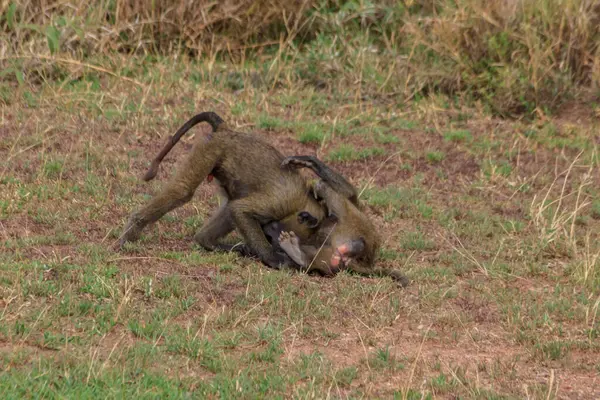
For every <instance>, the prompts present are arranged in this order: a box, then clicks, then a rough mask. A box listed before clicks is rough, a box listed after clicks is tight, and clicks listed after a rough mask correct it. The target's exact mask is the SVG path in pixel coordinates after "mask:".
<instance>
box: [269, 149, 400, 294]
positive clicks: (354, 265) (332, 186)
mask: <svg viewBox="0 0 600 400" xmlns="http://www.w3.org/2000/svg"><path fill="white" fill-rule="evenodd" d="M282 167H284V168H285V167H288V168H303V167H307V168H310V169H311V170H313V171H314V172H315V174H316V175H317V176H318V177H319V178H320V180H319V181H318V182H317V183H316V184H315V185H314V194H315V196H316V198H317V199H318V200H321V201H323V202H324V203H325V208H326V209H327V212H328V216H327V217H326V218H325V219H320V218H317V217H315V216H313V215H311V213H310V212H308V211H306V210H304V211H302V212H300V213H298V215H297V219H298V222H299V223H304V224H306V225H307V227H310V229H315V228H316V227H317V226H319V229H318V231H317V232H316V233H315V234H314V235H313V236H312V237H310V238H309V239H308V240H306V239H304V240H303V239H301V238H299V237H298V236H297V235H295V233H294V232H290V231H281V232H280V234H279V237H278V238H277V241H278V245H279V247H280V248H281V249H282V250H283V251H285V252H286V253H287V255H288V256H290V258H291V259H292V260H293V261H294V262H296V263H297V264H298V265H299V266H300V267H301V268H302V269H309V270H312V269H317V270H318V271H320V272H323V271H328V270H329V272H330V273H329V274H334V273H336V272H338V271H339V270H340V269H342V268H348V269H350V270H352V271H354V272H357V273H360V274H363V275H379V276H390V277H391V278H392V279H394V280H396V281H397V282H398V283H399V284H400V285H401V286H407V285H408V278H407V277H406V276H404V274H402V273H401V272H400V271H397V270H392V269H388V268H378V267H375V266H374V262H375V259H376V256H377V251H378V250H379V247H380V238H379V235H378V234H377V232H376V229H375V227H374V226H373V224H372V223H371V221H370V220H369V218H367V216H366V215H365V214H364V213H363V212H362V211H361V210H360V204H359V202H358V194H357V192H356V189H355V188H354V186H352V185H351V184H350V183H349V182H348V181H347V180H345V179H344V178H343V177H342V176H341V175H340V174H338V173H336V172H335V171H333V170H332V169H331V168H329V167H328V166H327V165H325V164H324V163H323V162H321V161H320V160H319V159H317V158H316V157H313V156H292V157H287V158H286V159H285V160H284V161H283V163H282ZM319 221H321V222H319ZM268 229H271V228H266V230H268ZM274 233H275V232H273V233H271V235H273V234H274ZM326 275H327V274H326Z"/></svg>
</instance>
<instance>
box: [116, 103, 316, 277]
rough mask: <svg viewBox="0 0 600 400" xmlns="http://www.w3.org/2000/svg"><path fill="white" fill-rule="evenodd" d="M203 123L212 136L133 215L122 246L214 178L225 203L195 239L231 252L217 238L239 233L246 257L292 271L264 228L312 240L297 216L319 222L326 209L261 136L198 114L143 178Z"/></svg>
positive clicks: (199, 140) (201, 138) (202, 139)
mask: <svg viewBox="0 0 600 400" xmlns="http://www.w3.org/2000/svg"><path fill="white" fill-rule="evenodd" d="M200 122H209V123H210V124H211V125H212V127H213V132H212V133H211V134H209V135H198V137H197V139H196V142H195V144H194V146H193V148H192V150H191V152H190V153H189V155H188V156H187V158H186V159H185V161H184V162H183V163H182V165H181V166H180V167H179V168H178V170H177V172H176V174H175V176H174V177H173V178H172V179H171V180H170V181H169V182H167V183H166V185H165V186H164V187H163V188H162V189H161V190H160V192H159V193H157V194H156V195H155V196H154V197H153V198H152V199H151V200H150V201H149V202H148V203H147V204H146V205H144V206H143V207H142V208H141V209H139V210H138V211H136V212H134V213H132V214H131V216H130V218H129V221H128V223H127V225H126V226H125V228H124V230H123V233H122V235H121V238H120V244H121V245H122V244H123V243H125V242H127V241H133V240H136V239H137V238H138V237H139V236H140V234H141V232H142V230H143V228H144V227H145V226H146V225H148V224H150V223H153V222H155V221H157V220H158V219H160V218H161V217H162V216H163V215H164V214H166V213H167V212H169V211H171V210H173V209H175V208H177V207H180V206H182V205H183V204H185V203H187V202H188V201H189V200H191V198H192V197H193V195H194V192H195V190H196V188H197V187H198V185H200V183H201V182H202V181H203V180H204V179H206V178H207V176H209V175H212V176H214V178H216V179H217V180H218V182H219V184H220V185H221V188H222V189H223V190H222V191H223V193H224V195H225V202H224V204H223V205H222V206H221V207H220V208H219V209H218V210H217V211H216V212H215V213H214V214H213V215H212V216H211V218H210V219H209V220H208V221H207V222H206V223H205V224H204V225H203V226H202V228H200V230H199V231H198V232H197V233H196V234H195V236H194V239H195V240H196V242H198V244H200V245H201V246H203V247H204V248H206V249H223V250H232V249H234V248H235V246H231V245H227V244H222V243H219V241H218V239H220V238H222V237H224V236H225V235H227V234H228V233H229V232H231V231H233V230H234V229H237V230H238V231H239V233H240V234H241V236H242V237H243V239H244V242H245V245H244V246H243V247H242V249H243V250H242V252H244V251H246V252H248V253H251V254H254V255H256V256H258V257H259V258H260V259H261V260H262V261H263V262H264V263H265V264H267V265H268V266H271V267H274V268H279V267H281V266H294V265H295V264H294V263H291V261H290V260H289V258H288V257H287V256H286V255H285V253H283V252H281V253H278V252H276V251H275V250H274V249H273V247H272V246H271V244H270V243H269V242H268V241H267V238H266V237H265V234H264V233H263V230H262V227H263V226H264V225H266V224H269V223H271V222H273V221H281V222H282V223H283V226H284V227H285V229H289V230H293V231H294V232H296V233H297V234H298V236H299V237H301V238H302V239H303V240H308V238H309V237H310V236H311V235H312V234H313V233H314V229H311V228H309V227H307V226H306V224H298V223H297V218H296V215H297V214H298V212H300V211H301V210H309V212H310V213H311V214H312V215H315V216H316V217H317V219H318V220H321V219H322V218H323V217H324V210H323V208H322V206H321V205H320V204H319V203H318V202H317V201H316V200H315V199H314V197H313V196H312V195H311V194H310V193H309V187H307V184H306V181H305V179H304V178H303V177H302V176H301V175H300V174H299V173H298V171H296V170H294V169H289V168H281V167H280V166H281V163H282V161H283V159H284V157H283V155H282V154H281V153H280V152H279V151H278V150H277V149H275V148H274V147H273V146H271V145H270V144H268V143H266V142H265V141H264V140H263V139H262V138H261V137H260V136H257V135H253V134H250V133H241V132H235V131H233V130H231V129H229V128H228V127H227V125H226V124H225V123H224V122H223V120H222V119H221V118H220V117H219V116H218V115H217V114H215V113H212V112H207V113H201V114H198V115H196V116H194V117H193V118H192V119H190V120H189V121H188V122H186V124H184V125H183V126H182V127H181V128H180V129H179V130H178V131H177V133H176V134H175V135H174V136H173V137H172V138H171V139H170V140H169V142H168V143H167V144H166V145H165V147H164V148H163V149H162V151H161V152H160V154H159V155H158V156H157V157H156V159H155V160H154V161H153V163H152V166H151V168H150V170H149V171H148V173H147V174H146V176H145V178H144V179H145V180H150V179H152V178H153V177H154V176H155V175H156V172H157V171H158V165H159V164H160V162H161V161H162V159H163V158H164V156H166V155H167V154H168V152H169V151H170V150H171V148H172V147H173V146H174V145H175V144H176V143H177V141H178V140H179V138H180V137H181V136H182V135H183V134H185V132H187V131H188V130H189V129H191V128H192V127H193V126H194V125H196V124H198V123H200Z"/></svg>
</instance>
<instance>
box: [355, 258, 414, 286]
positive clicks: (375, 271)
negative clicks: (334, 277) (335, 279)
mask: <svg viewBox="0 0 600 400" xmlns="http://www.w3.org/2000/svg"><path fill="white" fill-rule="evenodd" d="M348 269H349V270H351V271H353V272H356V273H358V274H361V275H366V276H382V277H383V276H389V277H390V278H392V279H393V280H395V281H396V282H397V283H398V285H400V286H402V287H406V286H408V284H409V283H410V281H409V279H408V278H407V276H406V275H404V274H403V273H402V272H400V271H398V270H397V269H391V268H367V267H364V266H362V265H358V264H352V263H350V265H349V266H348Z"/></svg>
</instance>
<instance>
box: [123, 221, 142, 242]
mask: <svg viewBox="0 0 600 400" xmlns="http://www.w3.org/2000/svg"><path fill="white" fill-rule="evenodd" d="M141 234H142V227H141V226H140V224H139V221H138V220H137V218H135V217H131V218H129V221H127V225H125V228H124V229H123V233H121V236H120V237H119V245H118V247H119V248H121V247H123V245H124V244H125V243H127V242H135V241H136V240H138V239H139V238H140V236H141Z"/></svg>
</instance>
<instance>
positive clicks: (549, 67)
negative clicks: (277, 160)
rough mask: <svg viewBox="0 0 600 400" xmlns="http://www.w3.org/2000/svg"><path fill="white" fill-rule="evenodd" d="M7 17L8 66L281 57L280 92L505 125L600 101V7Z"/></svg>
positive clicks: (313, 6) (274, 1)
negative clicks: (426, 109) (151, 57)
mask: <svg viewBox="0 0 600 400" xmlns="http://www.w3.org/2000/svg"><path fill="white" fill-rule="evenodd" d="M432 4H434V6H432ZM1 7H2V9H1V10H0V14H2V15H3V16H4V17H3V19H2V22H1V26H2V29H3V31H4V33H5V37H4V38H3V39H1V40H0V53H2V54H3V55H4V56H5V57H6V56H8V57H12V56H15V55H23V53H25V54H28V55H31V53H33V54H40V53H48V52H51V53H62V52H66V53H69V54H70V55H71V56H72V57H74V58H75V59H78V60H80V59H81V58H82V57H83V58H86V57H89V56H92V55H94V54H99V53H100V54H101V53H104V52H114V51H117V52H122V53H129V54H131V53H138V54H157V53H160V54H174V53H175V54H187V55H191V56H193V57H201V58H203V59H208V60H214V59H215V58H217V57H219V58H228V59H231V60H236V61H237V62H244V61H245V60H247V59H248V58H249V57H250V58H252V57H254V56H255V55H256V54H263V53H266V54H270V55H272V54H273V53H274V52H276V56H275V57H274V59H273V63H274V64H272V65H271V67H270V68H269V71H270V72H272V73H274V76H273V79H275V80H277V81H279V80H284V79H288V80H289V79H292V80H294V81H296V82H297V81H309V82H313V83H317V84H325V83H327V82H329V83H330V84H336V85H340V84H342V85H343V84H358V85H360V86H361V96H380V95H382V94H383V95H385V96H393V97H394V98H397V100H398V101H399V102H406V101H410V100H411V99H414V98H420V97H422V96H426V95H427V94H429V93H444V94H446V95H451V96H459V97H460V98H461V101H463V102H472V103H473V102H474V103H480V104H481V105H483V106H484V107H487V108H488V109H489V110H490V111H492V112H493V113H495V114H498V115H502V116H514V115H522V114H525V115H527V116H531V115H532V114H533V113H537V114H538V115H540V114H545V113H548V112H549V111H552V110H555V109H557V108H558V107H559V106H560V105H561V104H563V102H564V101H565V100H568V99H572V98H573V97H574V96H575V95H577V94H578V93H579V92H580V91H582V90H584V91H586V90H589V89H590V88H591V89H593V90H596V91H597V89H598V83H599V82H600V81H599V79H600V53H599V51H600V50H599V49H598V43H599V38H600V28H599V26H600V7H599V6H598V4H597V3H596V2H593V1H590V0H563V1H551V0H542V1H538V0H510V1H493V2H486V3H481V2H480V1H476V0H460V1H457V2H451V1H442V2H430V1H410V2H405V3H404V4H403V3H402V2H394V1H383V2H376V3H375V2H362V1H360V2H359V1H346V2H343V1H337V0H329V1H324V2H317V1H312V0H304V1H294V2H289V1H280V0H270V1H266V0H264V1H236V2H234V1H225V2H184V3H181V2H154V1H150V0H146V1H117V2H110V1H95V2H92V3H90V2H84V1H75V2H69V3H65V2H61V1H50V2H47V1H44V2H39V1H31V2H3V3H2V6H1ZM281 64H283V66H282V65H281ZM290 66H292V67H293V68H292V69H289V67H290ZM17 68H18V67H17ZM284 69H286V70H287V71H288V72H287V76H285V77H284V76H281V71H282V70H284ZM362 73H367V74H369V75H370V76H369V77H368V78H367V77H365V76H363V75H362ZM273 84H276V82H273Z"/></svg>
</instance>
